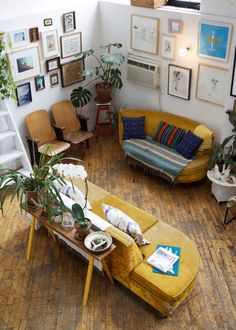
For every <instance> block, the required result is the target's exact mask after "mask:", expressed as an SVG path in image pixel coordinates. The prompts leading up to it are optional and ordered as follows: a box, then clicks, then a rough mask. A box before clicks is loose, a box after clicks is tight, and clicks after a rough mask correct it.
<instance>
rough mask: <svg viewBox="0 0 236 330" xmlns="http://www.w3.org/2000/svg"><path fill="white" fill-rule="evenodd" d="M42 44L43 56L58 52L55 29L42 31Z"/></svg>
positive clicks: (53, 54) (54, 54) (46, 56)
mask: <svg viewBox="0 0 236 330" xmlns="http://www.w3.org/2000/svg"><path fill="white" fill-rule="evenodd" d="M41 36H42V46H43V54H44V57H45V58H48V57H52V56H57V55H58V54H59V45H58V36H57V30H51V31H47V32H42V34H41Z"/></svg>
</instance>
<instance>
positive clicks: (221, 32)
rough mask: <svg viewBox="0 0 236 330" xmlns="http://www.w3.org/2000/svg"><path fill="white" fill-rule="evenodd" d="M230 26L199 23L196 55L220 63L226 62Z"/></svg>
mask: <svg viewBox="0 0 236 330" xmlns="http://www.w3.org/2000/svg"><path fill="white" fill-rule="evenodd" d="M231 33H232V24H227V23H217V22H208V21H201V22H200V23H199V35H198V55H199V56H201V57H206V58H210V59H214V60H218V61H222V62H227V61H228V55H229V48H230V41H231Z"/></svg>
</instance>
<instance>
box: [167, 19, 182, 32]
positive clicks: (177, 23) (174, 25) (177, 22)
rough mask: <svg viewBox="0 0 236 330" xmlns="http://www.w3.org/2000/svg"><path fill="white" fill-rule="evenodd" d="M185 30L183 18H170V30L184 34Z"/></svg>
mask: <svg viewBox="0 0 236 330" xmlns="http://www.w3.org/2000/svg"><path fill="white" fill-rule="evenodd" d="M183 30H184V21H183V20H182V19H172V18H169V19H168V32H169V33H176V34H182V33H183Z"/></svg>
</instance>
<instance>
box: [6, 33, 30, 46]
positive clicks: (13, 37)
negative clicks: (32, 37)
mask: <svg viewBox="0 0 236 330" xmlns="http://www.w3.org/2000/svg"><path fill="white" fill-rule="evenodd" d="M9 35H10V41H11V48H16V47H22V46H26V45H27V44H28V43H29V41H28V34H27V29H21V30H16V31H12V32H9Z"/></svg>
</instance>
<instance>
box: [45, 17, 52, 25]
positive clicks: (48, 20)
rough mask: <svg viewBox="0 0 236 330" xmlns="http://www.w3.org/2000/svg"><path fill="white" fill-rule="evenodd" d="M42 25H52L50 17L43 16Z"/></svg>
mask: <svg viewBox="0 0 236 330" xmlns="http://www.w3.org/2000/svg"><path fill="white" fill-rule="evenodd" d="M43 25H44V26H51V25H52V18H45V19H44V20H43Z"/></svg>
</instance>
